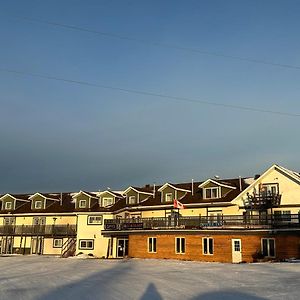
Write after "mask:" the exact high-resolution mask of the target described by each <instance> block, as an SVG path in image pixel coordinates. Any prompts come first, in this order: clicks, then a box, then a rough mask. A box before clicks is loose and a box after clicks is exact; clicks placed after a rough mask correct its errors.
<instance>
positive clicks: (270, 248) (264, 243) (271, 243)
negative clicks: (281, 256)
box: [261, 239, 275, 257]
mask: <svg viewBox="0 0 300 300" xmlns="http://www.w3.org/2000/svg"><path fill="white" fill-rule="evenodd" d="M261 252H262V254H263V256H265V257H275V239H261Z"/></svg>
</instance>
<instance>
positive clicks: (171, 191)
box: [158, 182, 191, 203]
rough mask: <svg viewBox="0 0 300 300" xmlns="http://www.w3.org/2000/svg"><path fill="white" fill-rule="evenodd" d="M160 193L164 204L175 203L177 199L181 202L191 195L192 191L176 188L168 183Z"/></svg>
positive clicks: (161, 188) (162, 187)
mask: <svg viewBox="0 0 300 300" xmlns="http://www.w3.org/2000/svg"><path fill="white" fill-rule="evenodd" d="M158 191H159V192H160V193H161V202H162V203H173V201H174V200H175V199H176V200H181V199H182V198H183V197H184V196H185V195H186V194H187V193H191V190H188V189H184V188H181V187H178V186H175V185H173V184H170V183H168V182H167V183H165V184H164V185H163V186H161V187H160V188H159V189H158Z"/></svg>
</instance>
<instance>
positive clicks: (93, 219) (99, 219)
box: [87, 215, 103, 225]
mask: <svg viewBox="0 0 300 300" xmlns="http://www.w3.org/2000/svg"><path fill="white" fill-rule="evenodd" d="M87 223H88V225H102V223H103V216H95V215H93V216H88V219H87Z"/></svg>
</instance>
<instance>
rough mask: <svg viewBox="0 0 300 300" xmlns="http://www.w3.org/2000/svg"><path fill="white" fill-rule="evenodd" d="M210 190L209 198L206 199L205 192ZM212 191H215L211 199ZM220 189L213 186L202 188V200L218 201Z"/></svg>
mask: <svg viewBox="0 0 300 300" xmlns="http://www.w3.org/2000/svg"><path fill="white" fill-rule="evenodd" d="M208 190H210V197H207V191H208ZM212 190H216V191H217V192H216V197H212ZM220 194H221V192H220V187H218V186H213V187H207V188H204V193H203V198H204V199H219V198H220Z"/></svg>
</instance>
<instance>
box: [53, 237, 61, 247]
mask: <svg viewBox="0 0 300 300" xmlns="http://www.w3.org/2000/svg"><path fill="white" fill-rule="evenodd" d="M55 241H60V246H57V245H55ZM62 246H63V239H62V238H53V248H62Z"/></svg>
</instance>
